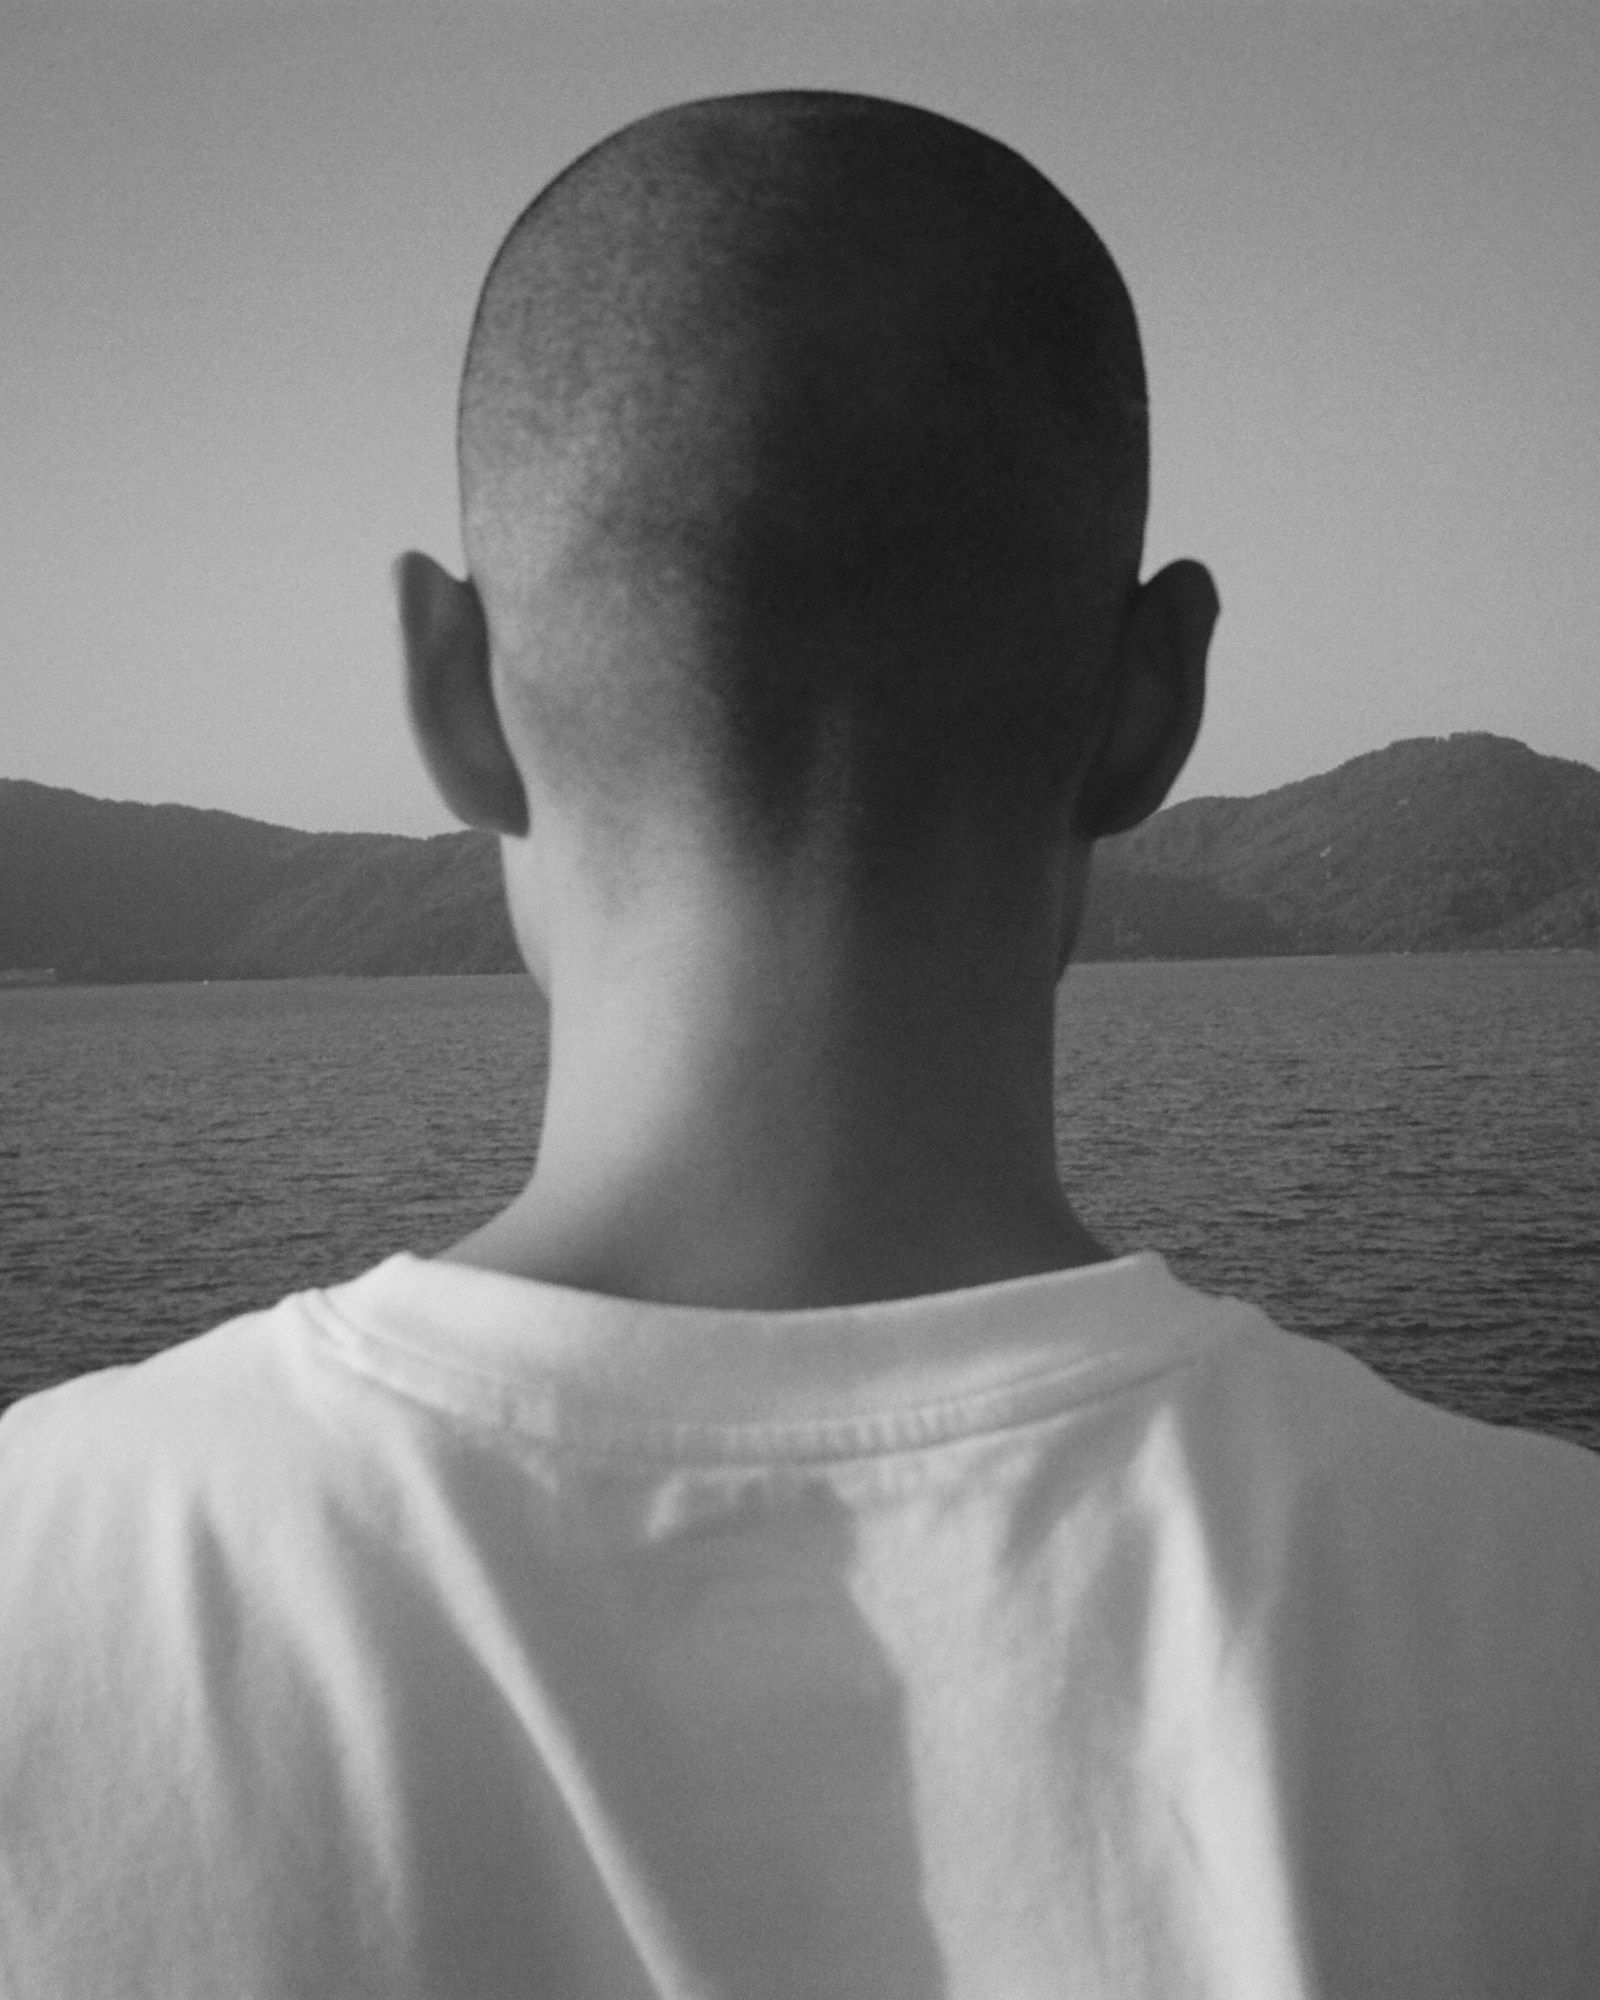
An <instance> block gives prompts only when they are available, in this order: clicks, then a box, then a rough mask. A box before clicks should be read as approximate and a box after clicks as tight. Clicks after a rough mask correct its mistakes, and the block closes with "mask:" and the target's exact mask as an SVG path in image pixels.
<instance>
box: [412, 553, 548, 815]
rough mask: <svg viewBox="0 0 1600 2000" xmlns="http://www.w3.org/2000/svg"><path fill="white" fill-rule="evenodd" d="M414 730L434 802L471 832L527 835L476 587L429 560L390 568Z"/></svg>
mask: <svg viewBox="0 0 1600 2000" xmlns="http://www.w3.org/2000/svg"><path fill="white" fill-rule="evenodd" d="M394 580H395V592H396V595H397V596H398V598H399V600H400V638H401V644H402V645H403V647H404V649H405V661H406V700H407V705H408V707H409V709H410V712H411V728H412V732H413V734H414V735H415V736H416V739H417V747H418V749H419V750H421V752H422V761H423V763H424V764H426V765H427V767H428V775H429V776H430V777H431V778H432V779H433V782H434V784H435V785H436V786H437V787H438V789H439V796H440V797H441V798H442V799H443V800H444V802H445V804H446V805H447V806H448V807H449V808H450V810H451V811H452V812H453V813H454V814H455V816H456V818H457V819H459V820H464V821H465V822H466V824H467V825H468V826H481V827H486V828H487V829H488V830H489V831H490V832H491V833H509V834H524V833H526V832H527V830H528V800H527V794H526V793H525V792H524V790H523V786H522V777H521V774H520V772H519V771H518V770H517V766H516V763H515V760H514V759H513V758H512V755H511V751H510V748H509V746H508V745H507V743H506V737H505V731H504V730H503V729H502V728H501V726H500V712H499V710H498V709H497V708H496V706H495V699H494V687H493V684H492V682H491V680H490V676H489V628H488V625H487V623H486V621H485V619H484V615H483V604H482V601H481V599H480V598H479V596H478V591H477V586H476V585H475V584H474V583H473V582H472V580H471V578H470V577H469V578H468V579H467V580H466V581H465V582H464V583H458V582H457V581H456V579H455V578H454V577H453V576H451V575H450V573H449V572H448V571H447V570H443V569H441V568H440V567H439V565H438V564H437V563H436V562H435V561H434V560H433V559H432V557H431V556H423V555H417V554H415V553H412V554H410V555H404V556H402V557H401V558H400V560H399V561H398V562H397V563H396V564H395V566H394Z"/></svg>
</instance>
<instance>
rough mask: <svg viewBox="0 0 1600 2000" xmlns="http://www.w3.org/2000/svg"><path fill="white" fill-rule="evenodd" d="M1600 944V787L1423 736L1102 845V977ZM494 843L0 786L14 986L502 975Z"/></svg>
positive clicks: (3, 896) (1596, 775) (1556, 762)
mask: <svg viewBox="0 0 1600 2000" xmlns="http://www.w3.org/2000/svg"><path fill="white" fill-rule="evenodd" d="M1551 947H1569V948H1570V947H1582V948H1587V949H1591V950H1593V949H1596V948H1600V772H1597V771H1594V770H1591V769H1590V768H1589V767H1588V766H1587V765H1584V764H1577V763H1572V762H1570V761H1568V760H1566V759H1564V758H1558V757H1544V756H1540V755H1538V754H1537V753H1535V752H1534V751H1532V750H1529V749H1528V748H1526V746H1525V745H1523V744H1521V743H1515V742H1512V741H1510V740H1509V739H1507V738H1505V737H1498V736H1483V735H1468V736H1450V737H1443V738H1441V737H1418V738H1415V739H1412V740H1410V741H1407V742H1403V743H1393V744H1391V745H1390V746H1389V748H1388V749H1387V750H1377V751H1373V752H1372V753H1371V754H1370V755H1367V756H1364V757H1357V758H1354V759H1352V760H1351V762H1349V763H1347V764H1341V765H1340V766H1339V768H1338V769H1337V770H1336V771H1329V772H1327V773H1325V774H1324V775H1323V776H1321V777H1316V778H1306V779H1303V780H1301V781H1300V782H1299V783H1297V784H1292V785H1284V786H1281V787H1280V788H1279V789H1278V790H1276V791H1272V792H1265V793H1262V794H1261V795H1260V796H1259V797H1256V798H1248V799H1220V798H1208V799H1188V800H1185V801H1184V803H1183V804H1182V805H1177V806H1170V807H1169V808H1168V809H1167V810H1166V811H1165V812H1162V813H1158V814H1157V815H1156V817H1155V818H1154V819H1152V820H1150V821H1149V822H1148V823H1147V824H1146V825H1144V826H1142V827H1139V828H1137V829H1135V831H1134V832H1132V833H1129V834H1124V835H1122V836H1121V837H1120V838H1119V839H1116V840H1110V841H1106V842H1104V843H1103V844H1102V846H1101V848H1100V850H1099V851H1098V853H1097V856H1096V860H1095V869H1094V875H1093V879H1092V883H1091V889H1090V895H1089V903H1088V908H1087V910H1086V912H1085V918H1084V928H1083V934H1082V940H1081V944H1080V950H1079V956H1080V957H1081V958H1087V959H1096V958H1101V959H1103V958H1242V957H1256V956H1261V955H1265V954H1271V953H1279V952H1376V951H1457V950H1464V949H1473V950H1498V949H1505V950H1511V949H1530V948H1551ZM517 964H518V959H517V956H516V950H515V946H514V944H513V942H512V937H511V930H510V926H509V923H508V922H507V919H506V914H505V909H504V905H503V902H502V900H501V894H500V871H499V858H498V855H497V854H496V851H495V843H494V841H493V840H492V839H491V838H490V837H489V836H488V835H486V834H477V833H460V834H441V835H439V836H437V837H435V838H434V839H432V840H411V839H406V838H404V837H402V836H401V835H398V834H349V833H299V832H295V831H293V830H292V829H290V828H287V827H279V826H267V825H263V824H262V823H260V822H259V821H256V820H248V819H241V818H239V817H237V816H236V815H234V814H231V813H222V812H204V811H200V810H197V809H196V808H194V807H191V806H170V805H168V806H147V805H132V804H123V803H117V802H113V801H109V800H105V799H91V798H86V797H84V796H83V795H82V794H81V793H78V792H70V791H61V790H56V789H53V788H51V787H49V786H45V785H36V784H31V783H29V782H27V781H25V780H21V779H0V978H3V977H4V976H5V971H6V969H7V968H19V969H21V968H31V967H53V968H54V969H55V971H56V974H57V976H58V977H59V978H63V979H101V980H131V979H230V978H234V979H237V978H289V977H295V976H300V975H306V974H327V973H390V972H500V971H511V970H514V969H515V968H516V966H517Z"/></svg>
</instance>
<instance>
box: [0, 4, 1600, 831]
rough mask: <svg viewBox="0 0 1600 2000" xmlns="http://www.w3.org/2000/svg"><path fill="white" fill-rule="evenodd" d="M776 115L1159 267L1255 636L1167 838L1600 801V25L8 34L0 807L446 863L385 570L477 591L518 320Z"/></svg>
mask: <svg viewBox="0 0 1600 2000" xmlns="http://www.w3.org/2000/svg"><path fill="white" fill-rule="evenodd" d="M779 86H810V87H818V88H834V89H851V90H863V91H869V92H875V93H879V94H882V95H885V96H892V97H897V98H902V99H906V100H909V101H911V102H914V103H919V104H924V105H927V106H929V107H931V108H933V109H935V110H939V111H942V112H945V113H947V114H949V115H952V116H954V117H957V118H961V119H964V120H966V121H967V122H969V123H971V124H975V125H978V126H980V127H982V128H984V129H985V130H987V131H990V132H992V133H994V134H995V135H996V136H997V137H999V138H1001V139H1004V140H1006V141H1008V142H1009V143H1011V144H1012V145H1014V146H1016V147H1017V148H1018V149H1019V150H1020V151H1022V152H1023V153H1025V154H1026V155H1027V156H1028V157H1029V158H1030V159H1032V160H1033V161H1034V162H1035V163H1036V164H1037V165H1038V166H1039V167H1041V168H1042V169H1043V170H1044V171H1045V172H1046V173H1047V174H1048V175H1050V177H1051V178H1052V179H1053V180H1055V181H1056V182H1057V184H1058V185H1059V186H1061V187H1062V188H1063V189H1064V190H1065V191H1066V192H1067V193H1068V194H1069V195H1070V196H1071V197H1072V198H1073V200H1074V201H1076V202H1077V203H1078V205H1079V206H1080V207H1081V208H1082V209H1083V210H1084V211H1085V213H1086V214H1087V215H1088V216H1089V217H1090V219H1091V220H1092V221H1093V222H1094V223H1095V225H1096V227H1097V228H1098V229H1099V230H1100V232H1101V234H1102V235H1103V236H1104V237H1105V239H1106V240H1107V242H1108V243H1109V245H1110V247H1111V249H1112V251H1113V254H1114V255H1115V256H1116V258H1117V260H1118V262H1119V264H1120V265H1121V266H1122V269H1123V272H1124V274H1125V276H1126V277H1127V279H1128V282H1129V285H1130V288H1131V290H1132V292H1133V295H1134V298H1135V301H1136V302H1137V305H1138V308H1139V313H1140V319H1141V324H1142V328H1143V332H1144V338H1145V345H1146V353H1147V360H1148V365H1149V372H1150V381H1151V399H1152V409H1153V429H1154V464H1153V490H1154V500H1153V507H1152V513H1151V523H1150V533H1149V537H1148V541H1147V555H1148V560H1149V563H1150V565H1151V566H1152V567H1153V566H1156V565H1158V564H1159V563H1161V562H1164V561H1166V560H1169V559H1170V558H1172V557H1173V556H1177V555H1195V556H1199V557H1201V558H1202V559H1203V560H1205V561H1207V562H1208V563H1209V564H1210V565H1211V567H1212V569H1213V572H1214V574H1215V575H1216V577H1217V580H1218V584H1219V587H1220V590H1221V594H1222V599H1223V605H1224V610H1223V619H1222V624H1221V627H1220V628H1219V632H1218V636H1217V643H1216V646H1215V649H1214V654H1213V666H1212V681H1211V696H1210V706H1209V712H1208V717H1207V721H1206V724H1205V728H1204V730H1203V732H1202V736H1201V740H1200V744H1199V747H1198V748H1197V750H1196V752H1195V755H1194V757H1193V759H1192V760H1191V763H1190V766H1189V769H1188V771H1187V772H1186V773H1185V775H1184V777H1183V779H1182V780H1180V783H1179V787H1178V791H1177V793H1176V796H1180V797H1182V796H1192V795H1195V794H1201V793H1232V794H1243V793H1253V792H1259V791H1263V790H1266V789H1268V788H1270V787H1272V786H1274V785H1279V784H1284V783H1287V782H1289V781H1290V780H1292V779H1296V778H1300V777H1305V776H1308V775H1310V774H1311V773H1314V772H1317V771H1322V770H1327V769H1330V768H1332V767H1333V766H1334V765H1335V764H1338V763H1340V762H1342V761H1343V760H1344V759H1346V758H1348V757H1351V756H1355V755H1357V754H1359V753H1360V752H1362V751H1365V750H1371V749H1376V748H1378V747H1380V746H1382V745H1383V744H1386V743H1389V742H1391V741H1393V740H1395V739H1396V738H1399V737H1405V736H1425V735H1445V734H1448V733H1450V732H1452V731H1455V730H1467V729H1482V730H1492V731H1495V732H1497V733H1500V734H1504V735H1510V736H1515V737H1519V738H1521V739H1522V740H1523V741H1524V742H1527V743H1530V744H1532V745H1533V747H1534V748H1535V749H1538V750H1541V751H1545V752H1548V753H1551V754H1555V755H1560V756H1568V757H1575V758H1579V759H1581V760H1582V761H1584V762H1586V763H1589V764H1594V765H1600V699H1597V696H1596V667H1597V665H1600V638H1597V634H1600V370H1597V368H1596V366H1595V356H1596V353H1597V352H1600V348H1597V346H1596V328H1597V326H1600V118H1597V117H1596V116H1595V112H1594V107H1595V105H1596V104H1597V103H1600V8H1596V7H1595V6H1594V4H1593V0H1482V4H1474V0H1387V3H1386V4H1382V3H1381V0H1187V4H1185V0H1115V4H1112V0H1083V4H1073V0H1052V4H1047V5H1039V4H1032V0H1017V4H1004V0H878V4H873V0H862V3H861V4H857V5H849V6H846V5H840V4H818V0H746V3H745V4H740V0H720V3H719V0H704V4H699V3H698V0H586V4H582V5H580V6H575V7H571V8H568V7H563V6H555V5H543V4H537V0H497V4H483V0H451V4H450V5H448V6H446V5H443V4H439V0H435V4H432V5H430V6H426V7H424V6H413V5H410V4H408V0H382V4H370V0H324V4H318V0H301V4H296V0H184V4H174V3H173V0H58V4H29V3H28V0H21V4H18V0H3V6H0V189H3V190H4V193H3V196H0V269H3V270H4V272H5V274H6V275H5V284H4V294H3V295H4V306H3V309H0V561H3V579H4V580H3V587H0V776H8V777H23V778H33V779H36V780H39V781H41V782H43V783H46V784H52V785H66V786H71V787H73V788H75V789H76V790H79V791H83V792H88V793H91V794H94V795H97V796H101V797H110V798H133V799H145V800H152V801H161V800H177V801H181V802H184V803H188V804H194V805H205V806H218V807H223V808H225V809H227V810H229V811H233V812H239V813H245V814H248V815H250V816H252V817H255V818H260V819H268V820H274V821H277V822H280V823H282V824H286V825H292V826H300V827H309V828H348V829H362V830H373V831H394V832H402V833H433V832H439V831H442V830H444V829H445V828H447V827H448V826H449V825H450V824H451V822H450V820H449V818H448V816H447V814H446V813H445V811H444V808H443V807H442V806H440V805H439V804H438V803H437V802H436V801H435V800H434V799H433V797H432V795H431V792H430V790H429V787H428V783H427V780H426V778H425V777H424V775H423V773H422V771H421V767H420V765H419V763H418V761H417V759H416V755H415V752H414V750H413V748H412V746H411V743H410V739H409V736H408V733H407V728H406V723H405V716H404V709H403V704H402V700H401V695H400V680H399V668H398V651H397V644H396V637H395V620H394V613H393V610H392V606H391V601H390V594H389V592H390V586H389V566H390V563H391V561H392V559H393V557H394V556H395V555H396V554H397V553H399V552H400V551H401V550H402V549H405V548H407V547H413V546H415V547H420V548H424V549H426V550H428V551H430V552H431V553H433V554H435V555H437V556H438V557H439V558H440V559H441V560H443V561H446V562H448V563H450V564H451V565H452V566H453V567H459V565H460V538H459V530H458V526H457V520H456V500H455V490H454V458H453V438H452V426H453V412H454V398H455V388H456V377H457V372H458V369H459V365H460V358H461V352H462V348H463V345H464V342H465V338H466V332H467V326H468V322H469V319H470V315H471V311H472V307H473V303H474V300H475V297H476V292H477V288H478V284H479V282H480V280H481V277H482V273H483V271H484V268H485V267H486V265H487V263H488V260H489V258H490V256H491V255H492V253H493V251H494V249H495V247H496V245H497V243H498V242H499V240H500V238H501V236H502V235H503V234H504V232H505V230H506V229H507V228H508V227H509V225H510V224H511V222H512V221H513V220H514V218H515V217H516V215H517V213H518V212H519V210H520V209H521V208H522V207H523V206H524V204H525V203H526V201H527V200H528V199H529V198H530V197H531V196H532V195H533V194H534V193H535V192H536V191H537V189H538V188H539V187H540V186H541V185H542V184H543V182H544V181H546V180H547V179H549V178H550V176H551V175H552V174H554V173H555V172H557V171H558V170H559V169H560V168H561V167H562V166H563V165H565V163H566V162H567V161H568V160H569V159H570V158H572V157H573V156H574V155H575V154H576V153H578V152H579V151H580V150H582V149H583V148H584V147H585V146H587V145H589V144H590V143H592V142H593V141H594V140H596V139H598V138H600V137H602V136H603V135H604V134H605V133H606V132H608V131H611V130H613V129H615V128H616V127H617V126H618V125H621V124H623V123H625V122H627V120H629V119H630V118H633V117H635V116H638V115H640V114H641V113H643V112H645V111H648V110H651V109H654V108H656V107H657V106H659V105H662V104H665V103H670V102H673V101H675V100H679V99H684V98H690V97H697V96H707V95H713V94H716V93H719V92H723V91H733V90H747V89H763V88H774V87H779Z"/></svg>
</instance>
